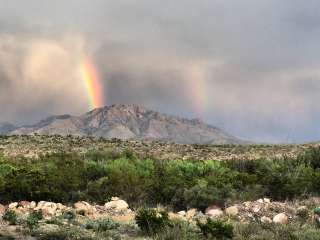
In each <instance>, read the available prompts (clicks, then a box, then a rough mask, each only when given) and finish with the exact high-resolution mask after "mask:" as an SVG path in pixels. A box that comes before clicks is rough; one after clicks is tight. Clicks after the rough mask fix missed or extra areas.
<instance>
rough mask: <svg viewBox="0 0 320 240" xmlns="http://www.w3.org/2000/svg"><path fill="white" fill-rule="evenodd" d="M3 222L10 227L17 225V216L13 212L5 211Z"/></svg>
mask: <svg viewBox="0 0 320 240" xmlns="http://www.w3.org/2000/svg"><path fill="white" fill-rule="evenodd" d="M2 219H3V220H5V221H7V222H8V223H9V224H10V225H16V224H18V215H17V214H16V212H15V211H12V210H7V211H6V212H5V214H4V215H3V217H2Z"/></svg>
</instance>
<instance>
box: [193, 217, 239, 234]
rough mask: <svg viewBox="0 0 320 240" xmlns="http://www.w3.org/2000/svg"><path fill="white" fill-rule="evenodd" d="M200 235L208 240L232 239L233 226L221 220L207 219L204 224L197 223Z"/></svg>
mask: <svg viewBox="0 0 320 240" xmlns="http://www.w3.org/2000/svg"><path fill="white" fill-rule="evenodd" d="M197 225H198V227H199V228H200V230H201V232H202V234H203V235H204V236H205V237H206V238H209V239H232V238H233V226H232V225H231V224H228V223H226V222H223V221H221V220H213V219H211V218H208V219H207V221H206V222H205V223H202V222H200V221H198V222H197Z"/></svg>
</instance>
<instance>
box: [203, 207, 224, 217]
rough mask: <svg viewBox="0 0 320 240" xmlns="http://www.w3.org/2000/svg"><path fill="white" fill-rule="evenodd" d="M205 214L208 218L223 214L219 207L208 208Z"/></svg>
mask: <svg viewBox="0 0 320 240" xmlns="http://www.w3.org/2000/svg"><path fill="white" fill-rule="evenodd" d="M206 215H207V216H209V217H210V218H219V217H222V216H223V211H222V210H221V209H219V208H216V209H209V210H207V211H206Z"/></svg>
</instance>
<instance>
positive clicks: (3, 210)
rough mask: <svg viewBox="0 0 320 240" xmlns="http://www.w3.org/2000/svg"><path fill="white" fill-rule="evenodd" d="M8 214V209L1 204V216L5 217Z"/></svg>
mask: <svg viewBox="0 0 320 240" xmlns="http://www.w3.org/2000/svg"><path fill="white" fill-rule="evenodd" d="M5 212H6V207H5V206H4V205H2V204H0V216H3V215H4V214H5Z"/></svg>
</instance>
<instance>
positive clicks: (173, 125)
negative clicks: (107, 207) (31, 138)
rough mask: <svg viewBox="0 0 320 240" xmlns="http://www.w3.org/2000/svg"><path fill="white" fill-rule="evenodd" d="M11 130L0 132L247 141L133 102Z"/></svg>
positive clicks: (198, 121)
mask: <svg viewBox="0 0 320 240" xmlns="http://www.w3.org/2000/svg"><path fill="white" fill-rule="evenodd" d="M0 127H1V125H0ZM0 130H1V128H0ZM10 130H11V131H6V132H4V133H2V134H10V135H30V134H41V135H55V134H58V135H76V136H94V137H104V138H108V139H110V138H119V139H123V140H129V139H134V140H159V141H167V142H175V143H183V144H243V143H247V142H246V141H244V140H241V139H239V138H237V137H234V136H232V135H230V134H228V133H226V132H225V131H223V130H221V129H220V128H217V127H215V126H212V125H209V124H206V123H205V122H203V121H202V120H201V119H187V118H181V117H178V116H174V115H169V114H165V113H160V112H157V111H153V110H150V109H148V108H144V107H141V106H138V105H133V104H115V105H111V106H105V107H101V108H96V109H93V110H91V111H89V112H86V113H84V114H82V115H80V116H72V115H69V114H64V115H55V116H50V117H48V118H46V119H43V120H41V121H39V122H38V123H36V124H33V125H28V126H21V127H15V128H14V129H10ZM0 134H1V132H0Z"/></svg>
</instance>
